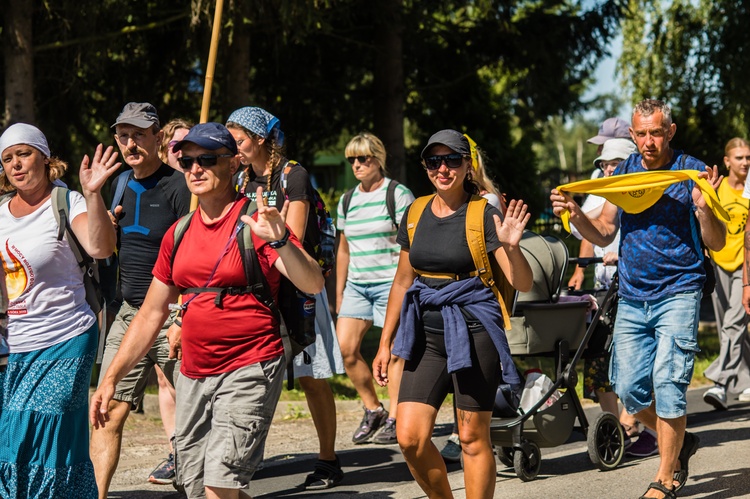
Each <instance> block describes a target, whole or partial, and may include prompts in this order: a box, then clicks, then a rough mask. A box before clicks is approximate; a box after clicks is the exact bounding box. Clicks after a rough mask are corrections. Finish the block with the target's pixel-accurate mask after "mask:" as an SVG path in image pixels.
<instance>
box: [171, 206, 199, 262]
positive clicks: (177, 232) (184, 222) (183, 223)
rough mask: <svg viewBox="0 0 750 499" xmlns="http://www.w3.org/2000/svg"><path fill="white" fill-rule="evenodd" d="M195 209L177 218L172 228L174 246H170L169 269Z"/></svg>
mask: <svg viewBox="0 0 750 499" xmlns="http://www.w3.org/2000/svg"><path fill="white" fill-rule="evenodd" d="M196 211H198V210H193V211H191V212H190V213H188V214H187V215H185V216H184V217H182V218H180V219H179V220H177V225H176V226H175V228H174V246H173V247H172V255H171V256H170V258H169V268H170V269H173V268H174V257H175V255H177V248H179V247H180V243H181V242H182V238H183V237H184V236H185V232H186V231H187V230H188V227H190V221H191V220H192V219H193V216H194V215H195V212H196Z"/></svg>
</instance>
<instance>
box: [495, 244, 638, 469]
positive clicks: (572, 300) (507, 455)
mask: <svg viewBox="0 0 750 499" xmlns="http://www.w3.org/2000/svg"><path fill="white" fill-rule="evenodd" d="M521 249H522V251H523V252H524V255H525V256H526V258H527V260H528V261H529V264H530V265H531V268H532V271H533V274H534V285H533V287H532V289H531V291H529V292H526V293H518V294H517V297H516V302H515V306H514V309H513V312H512V314H513V315H512V317H511V326H512V328H511V330H509V331H507V336H508V343H509V345H510V351H511V355H513V356H517V357H527V356H528V357H537V356H543V357H553V358H554V360H555V378H554V379H553V380H552V381H553V383H552V387H551V388H549V389H548V390H547V391H546V393H544V395H543V396H542V397H541V399H539V400H538V401H537V402H536V403H535V404H534V405H533V407H531V408H529V410H527V411H526V412H525V413H524V414H519V413H520V412H523V411H520V410H517V411H516V410H515V404H514V403H513V399H514V397H513V396H512V395H511V396H508V394H507V391H506V393H503V391H502V390H498V397H497V401H496V410H495V412H494V413H493V418H492V422H491V424H490V433H491V439H492V443H493V445H494V446H495V452H496V454H497V457H498V459H499V460H500V462H502V463H503V464H505V465H506V466H509V467H510V466H512V467H513V468H514V470H515V472H516V475H517V476H518V478H520V479H521V480H523V481H531V480H534V479H535V478H536V476H537V474H538V472H539V468H540V466H541V452H540V450H539V449H540V448H541V447H556V446H559V445H562V444H564V443H565V442H566V441H567V440H568V438H569V437H570V435H571V434H572V431H573V429H577V430H580V431H581V432H583V434H584V435H586V437H587V444H588V454H589V458H590V459H591V462H592V463H593V464H594V465H595V466H597V468H599V469H600V470H602V471H607V470H611V469H614V468H616V467H617V466H618V465H619V464H620V462H621V460H622V457H623V455H624V453H625V448H624V447H625V441H624V432H623V428H622V426H621V425H620V422H619V420H618V418H617V417H616V416H615V415H613V414H610V413H607V412H602V413H601V414H599V415H598V416H597V417H596V419H595V421H594V423H593V424H592V425H590V424H589V421H588V419H587V418H586V414H585V413H584V412H583V408H582V406H581V401H580V399H579V397H578V394H577V393H576V384H577V381H578V375H577V373H576V370H575V366H576V364H577V363H578V361H579V360H580V359H581V356H582V354H583V352H584V350H585V349H586V346H587V344H588V342H589V339H590V338H591V337H592V335H593V333H594V331H595V330H596V329H597V326H598V325H599V327H601V325H600V323H601V324H603V325H606V326H607V327H611V325H612V322H613V321H614V307H615V305H616V294H617V292H616V290H617V284H616V280H615V282H614V283H613V285H612V286H610V288H609V290H608V291H607V293H606V294H605V295H604V296H603V297H602V298H601V299H600V302H599V305H600V306H599V308H598V310H597V311H596V313H595V314H594V315H593V317H592V318H591V321H590V322H589V323H588V327H587V319H588V318H589V316H590V315H591V314H590V312H589V307H590V301H589V300H588V299H587V298H585V297H572V296H570V297H561V291H560V288H561V285H562V281H563V279H564V276H565V271H566V268H567V265H568V250H567V247H566V246H565V244H564V243H563V242H562V241H561V240H560V239H558V238H556V237H552V236H540V235H538V234H535V233H533V232H530V231H526V232H525V234H524V237H523V239H522V241H521ZM587 260H588V261H587V262H586V263H594V262H595V261H596V260H595V259H587ZM599 261H600V260H599ZM559 389H563V390H564V391H563V392H562V393H561V392H560V391H558V390H559ZM558 396H559V398H558V399H557V400H554V398H555V397H558ZM551 398H552V400H551ZM509 406H510V407H512V410H511V412H510V413H509V412H508V408H509ZM500 409H505V410H504V411H501V410H500ZM503 412H504V413H503ZM576 419H577V420H578V426H576V425H575V422H576Z"/></svg>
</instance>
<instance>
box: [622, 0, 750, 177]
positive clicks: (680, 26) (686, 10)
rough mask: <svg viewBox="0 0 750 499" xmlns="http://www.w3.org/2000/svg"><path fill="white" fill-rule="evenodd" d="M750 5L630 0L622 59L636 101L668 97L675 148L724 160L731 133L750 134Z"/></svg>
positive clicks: (735, 0) (736, 1) (709, 0)
mask: <svg viewBox="0 0 750 499" xmlns="http://www.w3.org/2000/svg"><path fill="white" fill-rule="evenodd" d="M749 9H750V5H748V4H747V2H743V1H739V0H721V1H719V0H699V1H692V0H672V1H664V2H648V1H643V0H630V1H629V2H628V7H627V9H626V12H625V17H624V21H623V37H624V40H623V52H622V56H621V57H620V60H619V62H618V66H619V70H620V74H621V78H622V82H623V85H625V86H626V87H627V88H628V89H629V91H630V94H631V96H632V102H633V103H635V102H637V101H639V100H641V99H643V98H647V97H654V98H663V99H665V100H666V101H667V102H668V103H669V104H670V105H671V106H672V108H673V115H674V120H675V123H677V135H676V137H675V141H674V145H675V147H677V148H680V149H685V150H686V151H687V152H688V153H690V154H692V155H693V156H696V157H699V158H701V159H703V160H705V161H706V162H707V163H708V164H721V157H722V156H723V148H724V144H725V143H726V141H727V140H729V139H730V138H732V137H734V136H737V135H739V136H742V137H747V136H748V120H747V117H748V111H750V100H748V97H750V89H748V86H747V78H748V76H750V63H748V61H746V58H745V57H742V54H743V53H744V52H745V51H747V49H748V48H749V47H750V32H749V31H748V30H747V27H746V26H745V24H746V23H745V21H746V19H747V18H748V15H750V12H749Z"/></svg>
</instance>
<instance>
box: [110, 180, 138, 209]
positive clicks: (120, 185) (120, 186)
mask: <svg viewBox="0 0 750 499" xmlns="http://www.w3.org/2000/svg"><path fill="white" fill-rule="evenodd" d="M131 173H133V170H125V171H124V172H122V173H121V174H119V175H118V176H117V177H115V180H114V182H112V187H114V190H113V191H112V192H113V194H112V204H111V205H110V207H109V211H111V212H112V214H113V215H114V214H115V208H117V207H118V206H119V205H120V203H122V197H123V196H124V195H125V188H126V187H127V186H128V182H129V181H130V174H131Z"/></svg>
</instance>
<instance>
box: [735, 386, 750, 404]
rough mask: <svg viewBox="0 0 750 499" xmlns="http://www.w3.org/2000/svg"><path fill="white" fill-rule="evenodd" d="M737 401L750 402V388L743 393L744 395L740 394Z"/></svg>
mask: <svg viewBox="0 0 750 499" xmlns="http://www.w3.org/2000/svg"><path fill="white" fill-rule="evenodd" d="M737 399H738V400H739V401H740V402H750V388H746V389H745V390H743V391H742V393H740V394H739V396H738V397H737Z"/></svg>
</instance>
